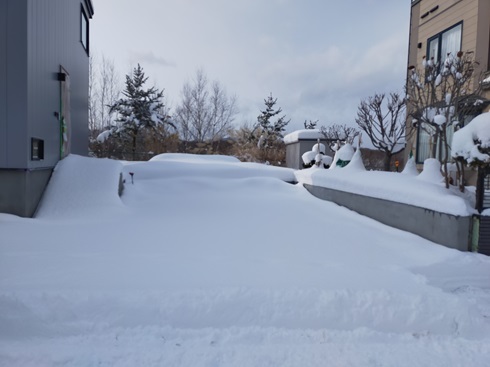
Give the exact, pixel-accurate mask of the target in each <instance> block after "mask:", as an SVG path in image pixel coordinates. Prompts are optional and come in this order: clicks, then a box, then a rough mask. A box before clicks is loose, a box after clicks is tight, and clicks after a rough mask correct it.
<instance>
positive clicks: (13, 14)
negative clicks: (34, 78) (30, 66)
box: [2, 0, 28, 168]
mask: <svg viewBox="0 0 490 367" xmlns="http://www.w3.org/2000/svg"><path fill="white" fill-rule="evenodd" d="M3 3H4V6H6V8H7V11H6V18H7V25H6V29H7V35H6V37H7V41H6V45H7V47H6V55H5V57H6V61H7V62H6V69H7V70H6V76H5V80H6V88H7V101H6V102H5V103H6V107H7V121H6V129H7V136H6V145H5V147H6V152H5V157H6V158H5V164H4V165H2V168H26V163H27V159H28V146H27V142H26V136H27V108H26V106H27V73H26V70H27V47H26V40H27V16H26V14H27V0H7V2H6V3H5V1H4V2H3Z"/></svg>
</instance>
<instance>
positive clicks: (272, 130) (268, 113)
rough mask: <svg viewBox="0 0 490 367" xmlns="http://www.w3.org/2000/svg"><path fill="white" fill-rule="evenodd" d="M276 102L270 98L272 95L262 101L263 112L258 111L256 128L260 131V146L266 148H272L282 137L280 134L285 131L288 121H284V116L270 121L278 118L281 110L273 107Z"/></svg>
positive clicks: (275, 99)
mask: <svg viewBox="0 0 490 367" xmlns="http://www.w3.org/2000/svg"><path fill="white" fill-rule="evenodd" d="M276 102H277V98H273V97H272V93H271V95H270V96H269V97H267V99H264V103H265V107H266V108H265V110H264V111H260V112H261V114H260V115H259V116H258V117H257V125H256V128H259V129H260V130H261V144H260V145H261V146H262V147H264V148H267V147H268V146H273V145H274V143H276V142H277V140H279V139H281V138H282V137H283V135H282V133H283V132H284V131H286V126H287V124H289V121H290V120H286V116H285V115H284V116H282V117H279V118H278V119H277V120H276V121H274V122H273V121H272V118H274V117H276V116H278V115H279V114H280V113H281V112H282V109H281V108H280V107H279V108H278V109H277V110H275V109H274V106H275V104H276Z"/></svg>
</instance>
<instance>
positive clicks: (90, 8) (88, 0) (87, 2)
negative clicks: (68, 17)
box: [84, 0, 94, 19]
mask: <svg viewBox="0 0 490 367" xmlns="http://www.w3.org/2000/svg"><path fill="white" fill-rule="evenodd" d="M84 1H85V7H86V8H87V12H88V16H89V18H90V19H92V17H93V16H94V5H93V4H92V0H84Z"/></svg>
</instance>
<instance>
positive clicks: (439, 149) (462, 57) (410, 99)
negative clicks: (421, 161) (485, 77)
mask: <svg viewBox="0 0 490 367" xmlns="http://www.w3.org/2000/svg"><path fill="white" fill-rule="evenodd" d="M445 57H446V58H445V60H444V61H443V62H437V60H434V58H432V59H431V60H426V59H425V56H424V59H423V62H422V69H421V70H420V69H417V68H416V67H415V66H410V67H409V75H408V79H407V113H408V115H409V116H410V117H411V118H412V121H413V124H414V126H415V127H417V128H418V129H419V130H420V131H421V132H424V133H425V134H427V135H428V136H429V138H430V146H431V149H430V157H431V158H439V160H440V161H441V162H442V164H443V166H444V172H448V169H447V168H448V167H447V164H448V159H449V158H450V154H449V144H450V141H448V132H449V133H450V132H451V131H453V130H454V125H455V124H457V123H458V122H459V119H460V118H462V117H463V115H465V114H466V113H465V111H469V110H471V109H474V108H475V104H476V103H479V102H478V101H480V102H481V99H480V98H479V96H480V94H481V90H480V87H481V83H478V81H476V83H475V75H474V73H475V69H476V68H477V67H478V62H476V61H475V59H474V55H473V53H472V52H462V51H460V52H458V53H457V54H456V55H452V54H451V53H449V54H447V55H445ZM444 172H443V173H444ZM445 182H446V187H449V175H448V174H445Z"/></svg>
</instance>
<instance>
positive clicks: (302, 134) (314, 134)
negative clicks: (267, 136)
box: [284, 129, 325, 144]
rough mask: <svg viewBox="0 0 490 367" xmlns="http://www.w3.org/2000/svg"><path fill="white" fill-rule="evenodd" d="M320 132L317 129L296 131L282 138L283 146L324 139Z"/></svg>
mask: <svg viewBox="0 0 490 367" xmlns="http://www.w3.org/2000/svg"><path fill="white" fill-rule="evenodd" d="M324 138H325V137H324V136H323V134H322V132H321V131H320V130H319V129H303V130H296V131H293V132H292V133H290V134H287V135H286V136H285V137H284V143H285V144H291V143H296V142H297V141H299V140H303V139H310V140H311V139H324Z"/></svg>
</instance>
